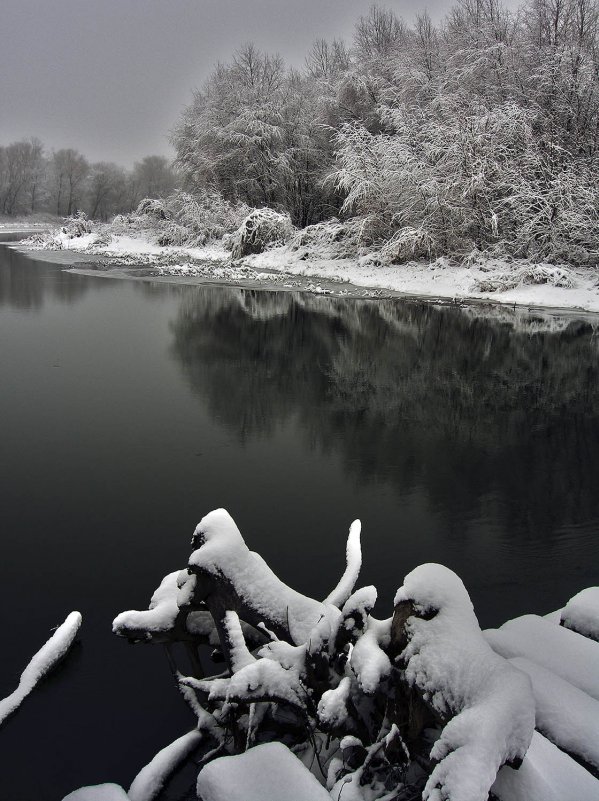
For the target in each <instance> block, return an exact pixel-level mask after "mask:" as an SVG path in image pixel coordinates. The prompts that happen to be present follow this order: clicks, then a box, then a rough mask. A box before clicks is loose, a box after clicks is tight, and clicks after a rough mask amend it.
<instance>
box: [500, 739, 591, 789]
mask: <svg viewBox="0 0 599 801" xmlns="http://www.w3.org/2000/svg"><path fill="white" fill-rule="evenodd" d="M493 794H494V795H495V796H497V798H499V799H500V801H598V799H599V781H597V779H595V778H594V777H593V776H591V774H590V773H588V772H587V771H586V770H585V769H584V768H583V767H581V766H580V765H579V764H577V763H576V762H574V760H573V759H572V758H571V757H569V756H568V755H567V754H564V753H563V752H562V751H560V750H559V748H556V746H555V745H553V743H550V742H549V740H546V739H545V738H544V737H543V736H542V735H541V734H539V733H538V732H535V733H534V735H533V738H532V742H531V744H530V748H529V749H528V752H527V754H526V756H525V757H524V761H523V763H522V767H521V768H520V770H517V771H516V770H512V768H509V767H505V768H502V769H501V770H500V771H499V775H498V776H497V779H496V781H495V783H494V785H493Z"/></svg>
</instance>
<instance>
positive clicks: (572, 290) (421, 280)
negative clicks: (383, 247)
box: [18, 226, 599, 313]
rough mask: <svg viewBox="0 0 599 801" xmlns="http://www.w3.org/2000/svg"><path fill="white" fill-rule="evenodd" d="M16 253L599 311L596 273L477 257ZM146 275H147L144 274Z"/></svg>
mask: <svg viewBox="0 0 599 801" xmlns="http://www.w3.org/2000/svg"><path fill="white" fill-rule="evenodd" d="M35 239H36V238H34V239H33V240H25V241H24V242H21V243H19V245H18V247H19V249H28V250H29V249H31V250H46V251H47V250H57V251H59V252H63V251H70V252H73V253H78V254H85V255H86V256H94V257H98V256H100V257H102V258H103V260H104V259H106V260H108V264H109V265H110V264H112V265H114V266H118V267H122V266H127V267H132V266H143V267H147V268H150V269H151V270H152V273H153V275H155V276H160V277H166V278H168V277H170V276H176V277H178V278H189V279H198V280H199V281H202V280H206V281H212V282H214V281H218V282H221V283H228V284H238V285H246V284H248V283H251V284H252V285H264V286H266V285H270V286H274V287H276V286H280V287H281V288H287V289H302V290H306V291H312V292H315V293H317V294H334V295H342V296H343V295H362V296H375V297H376V296H382V295H385V296H409V297H415V298H420V299H435V300H446V301H452V302H469V301H482V302H491V303H497V304H505V305H510V306H514V305H516V306H523V307H526V308H551V309H579V310H582V311H586V312H590V313H599V270H597V269H592V268H575V267H571V266H567V265H560V266H556V265H551V264H533V263H532V262H526V261H522V260H520V261H518V260H514V261H502V260H499V259H486V260H485V259H483V258H477V259H476V260H473V261H472V262H471V263H463V264H461V265H458V264H451V263H450V262H449V261H448V260H447V259H443V258H441V259H437V260H435V261H434V262H424V261H413V262H408V263H406V264H401V265H398V264H384V263H381V262H380V260H379V259H378V257H377V256H376V255H366V256H361V257H356V258H348V257H346V258H333V257H330V256H328V255H327V254H326V253H325V254H324V255H323V257H320V256H319V255H317V254H316V253H315V252H314V251H311V252H310V253H306V251H305V249H304V250H302V249H301V248H299V249H298V248H297V247H295V246H290V245H279V246H275V247H271V248H268V249H267V250H265V251H264V252H263V253H258V254H253V255H249V256H245V257H243V258H241V259H237V260H233V259H232V256H231V252H230V250H229V249H228V248H227V247H226V245H225V243H224V242H223V241H222V240H219V241H216V242H210V243H207V244H205V245H203V246H198V247H191V246H174V245H159V244H157V243H156V242H155V241H152V237H151V236H149V235H147V233H146V234H144V235H128V234H118V233H109V232H108V231H107V226H102V228H101V229H100V230H99V231H90V232H87V233H82V234H81V235H80V236H75V237H73V236H72V235H70V234H68V233H65V232H64V231H58V232H57V233H55V234H54V235H53V236H52V238H46V239H44V240H43V241H35ZM147 277H151V276H147Z"/></svg>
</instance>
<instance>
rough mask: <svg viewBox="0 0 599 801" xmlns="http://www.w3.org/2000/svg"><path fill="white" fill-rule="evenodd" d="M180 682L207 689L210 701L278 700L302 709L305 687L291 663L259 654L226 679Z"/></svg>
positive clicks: (246, 701) (184, 679)
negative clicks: (287, 664)
mask: <svg viewBox="0 0 599 801" xmlns="http://www.w3.org/2000/svg"><path fill="white" fill-rule="evenodd" d="M181 684H183V685H187V686H188V687H192V688H197V689H199V690H201V691H202V692H207V693H208V697H209V699H210V701H225V702H226V703H236V702H237V701H242V702H244V703H252V702H253V701H263V700H269V701H282V702H286V703H289V704H291V705H292V706H295V707H298V708H300V709H302V710H303V709H304V704H305V694H306V691H305V688H304V685H303V684H302V681H301V678H300V674H299V671H298V670H297V669H296V668H295V666H292V667H289V668H285V667H283V666H282V665H281V664H280V663H279V662H276V661H275V660H274V659H269V658H262V659H256V660H255V661H254V662H252V663H250V664H247V665H245V666H244V667H242V668H241V669H240V670H238V671H237V672H236V673H234V674H233V675H232V676H231V677H230V678H226V679H220V678H217V679H205V680H202V679H194V678H192V677H187V678H183V679H181Z"/></svg>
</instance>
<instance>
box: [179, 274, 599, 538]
mask: <svg viewBox="0 0 599 801" xmlns="http://www.w3.org/2000/svg"><path fill="white" fill-rule="evenodd" d="M172 330H173V336H174V344H173V350H174V353H175V355H176V357H177V359H178V360H179V362H180V364H181V366H182V368H183V370H184V373H185V375H186V376H187V379H188V381H189V383H190V385H191V387H192V388H193V391H194V392H195V393H197V394H198V395H199V396H201V397H202V398H203V399H205V401H206V402H207V404H208V408H209V409H210V412H211V414H212V416H213V418H214V419H215V420H217V421H218V422H219V423H221V424H222V425H224V426H226V427H227V428H228V429H230V430H231V431H233V432H234V433H235V435H236V436H237V437H238V438H239V440H241V441H245V440H247V439H248V438H252V437H264V436H267V435H269V434H271V433H272V432H273V431H274V430H275V429H276V427H277V426H278V425H279V424H280V423H283V422H284V421H288V420H291V419H295V420H297V421H298V427H299V428H300V429H301V430H302V432H303V434H304V436H305V437H306V438H307V439H308V441H309V442H310V443H312V444H313V445H314V447H318V448H322V449H325V450H329V449H334V450H336V451H337V452H339V453H340V454H341V455H342V458H343V460H344V464H345V467H346V469H347V471H349V472H351V473H353V474H355V476H356V478H357V479H358V480H359V481H360V482H362V483H364V482H370V481H372V482H377V483H379V482H389V483H390V484H391V485H393V486H394V487H395V488H397V489H398V490H399V491H400V492H402V493H406V492H410V491H412V490H413V489H414V488H416V487H418V486H419V487H425V488H426V492H427V494H428V498H429V502H430V503H431V504H432V505H433V506H434V507H441V508H442V509H443V513H444V515H446V516H447V518H448V521H449V524H450V525H451V526H459V525H460V521H462V520H463V518H464V515H465V514H466V515H467V517H468V519H472V518H473V517H476V516H477V515H482V516H484V517H489V516H491V517H492V516H493V515H500V516H501V519H502V524H503V525H504V526H506V527H507V528H511V529H513V530H514V531H517V532H518V534H519V536H522V537H531V538H533V539H535V540H536V539H539V540H540V539H542V540H543V541H545V542H548V540H549V538H551V537H552V536H559V529H560V528H562V527H564V526H575V525H579V524H583V523H588V522H589V521H590V520H596V519H597V517H598V516H599V493H597V491H596V488H597V486H598V482H599V384H598V377H599V348H598V345H599V340H598V339H597V337H596V336H595V332H594V330H593V327H592V326H591V325H590V324H588V323H584V322H580V321H571V322H568V321H567V320H564V319H561V320H560V319H557V318H550V317H549V318H547V319H540V318H534V317H530V316H526V315H525V316H523V315H516V314H510V313H509V312H506V311H503V312H500V313H499V314H498V316H497V317H492V316H487V317H481V316H479V315H478V313H477V311H476V310H473V309H468V310H460V309H455V308H447V307H435V306H431V305H429V304H420V303H408V302H398V301H393V300H386V301H375V302H370V301H356V300H349V299H348V300H343V299H330V298H321V297H314V296H311V295H306V294H300V293H295V294H294V293H268V292H256V291H244V290H240V289H222V290H219V291H218V292H215V291H214V290H211V289H208V288H197V290H194V291H190V292H189V293H188V294H187V295H186V299H185V300H184V301H183V303H182V305H181V308H180V312H179V315H178V318H177V320H176V321H175V323H174V324H173V326H172Z"/></svg>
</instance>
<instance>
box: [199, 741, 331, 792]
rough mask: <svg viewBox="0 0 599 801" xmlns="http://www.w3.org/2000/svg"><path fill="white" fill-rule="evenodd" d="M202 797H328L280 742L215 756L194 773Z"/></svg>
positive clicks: (308, 772) (315, 780)
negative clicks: (235, 754) (223, 755)
mask: <svg viewBox="0 0 599 801" xmlns="http://www.w3.org/2000/svg"><path fill="white" fill-rule="evenodd" d="M197 792H198V796H200V797H201V798H202V801H331V797H330V795H329V794H328V793H327V791H326V790H325V789H324V787H322V786H321V785H320V784H319V783H318V781H317V779H316V778H315V777H314V776H313V775H312V774H311V773H310V771H309V770H308V769H307V768H306V767H305V766H304V765H303V764H302V763H301V762H300V760H299V759H298V758H297V757H296V756H295V755H294V754H292V753H291V751H290V750H289V749H288V748H287V747H286V746H284V745H283V744H282V743H265V744H263V745H257V746H255V747H254V748H251V749H250V750H249V751H246V752H245V753H244V754H239V755H238V756H227V757H220V758H219V759H215V760H214V761H213V762H211V763H210V764H208V765H206V766H205V767H204V768H203V769H202V770H201V771H200V775H199V776H198V783H197Z"/></svg>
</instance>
